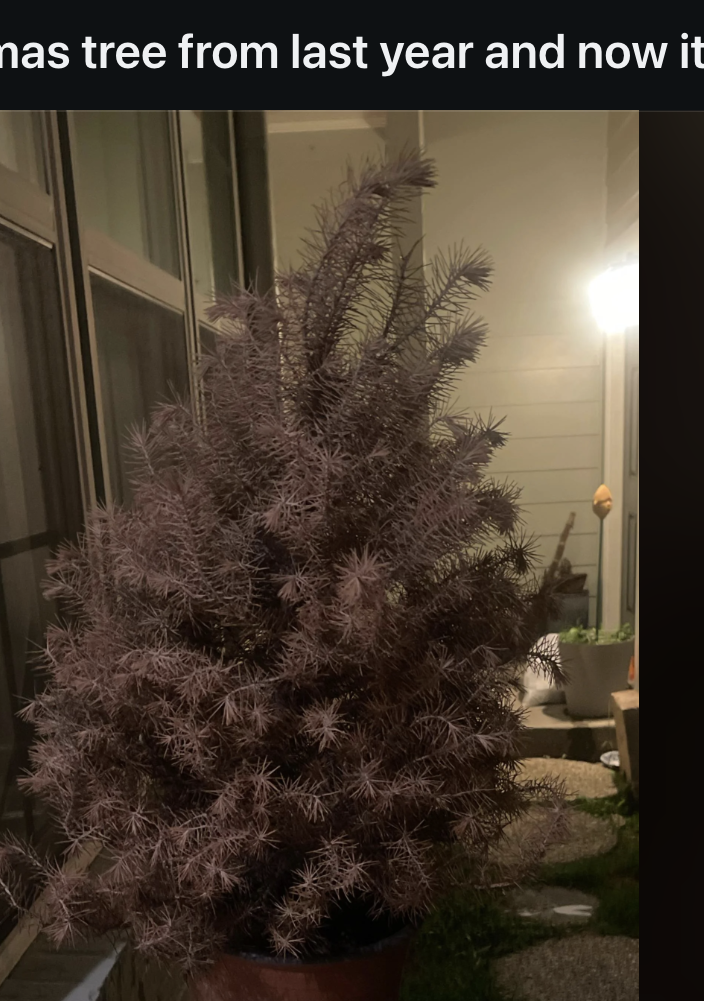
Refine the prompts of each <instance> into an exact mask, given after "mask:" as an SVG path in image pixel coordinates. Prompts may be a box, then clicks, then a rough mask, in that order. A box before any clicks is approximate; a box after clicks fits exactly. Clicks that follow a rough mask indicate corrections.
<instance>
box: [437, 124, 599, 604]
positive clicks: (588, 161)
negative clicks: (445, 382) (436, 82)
mask: <svg viewBox="0 0 704 1001" xmlns="http://www.w3.org/2000/svg"><path fill="white" fill-rule="evenodd" d="M423 118H424V133H425V146H426V150H427V152H428V154H429V155H430V156H432V157H433V158H434V159H435V160H436V162H437V167H438V174H439V185H438V187H437V188H436V189H435V190H434V191H432V192H430V193H429V194H427V195H426V196H425V199H424V211H423V215H424V228H425V251H426V258H427V257H429V256H430V255H432V254H433V252H435V251H438V250H445V249H446V248H448V247H451V246H452V245H453V244H457V243H459V242H460V241H465V242H466V243H467V244H468V245H469V246H471V247H475V246H479V245H481V246H483V247H485V248H486V249H487V250H488V251H489V253H490V254H491V255H492V257H493V258H494V262H495V267H496V271H495V277H494V281H493V285H492V288H491V290H490V292H489V293H488V294H487V295H486V296H483V297H482V299H481V300H480V301H479V302H478V303H477V309H478V311H479V312H480V313H481V314H482V315H483V316H484V317H485V319H486V320H487V321H488V324H489V330H490V337H489V340H488V343H487V345H486V347H485V349H484V351H483V352H482V355H481V357H480V359H479V361H478V362H477V363H476V364H475V365H472V366H471V367H469V368H468V369H467V370H466V372H465V374H464V375H463V376H462V378H461V380H460V383H459V387H458V393H457V402H458V404H459V405H460V406H461V407H462V408H469V409H472V410H476V411H477V412H479V413H480V414H482V415H484V416H488V414H489V413H490V412H492V413H493V414H494V415H501V416H504V415H505V418H506V420H505V425H504V427H505V430H507V431H508V432H509V433H510V436H511V437H510V440H509V443H508V445H507V446H506V447H505V448H504V449H503V450H502V451H501V452H500V453H499V454H498V455H497V457H496V459H495V461H494V463H493V472H494V473H495V474H496V475H497V476H500V477H507V478H509V479H510V480H512V481H514V482H516V483H518V484H519V485H520V486H521V487H522V490H523V493H522V506H523V511H524V517H525V521H526V527H527V529H528V531H529V532H533V533H536V534H538V535H539V536H540V540H539V542H538V550H539V553H540V555H541V557H542V559H543V560H544V561H545V562H546V563H547V562H549V561H550V559H551V558H552V555H553V553H554V550H555V547H556V545H557V542H558V537H559V534H560V532H561V531H562V528H563V526H564V524H565V522H566V520H567V517H568V515H569V513H570V511H575V512H576V514H577V518H576V522H575V527H574V529H573V532H572V534H571V535H570V539H569V541H568V544H567V549H566V551H565V556H566V557H567V558H568V559H569V560H570V561H571V562H572V564H573V569H574V570H575V571H577V572H586V573H587V574H588V579H587V586H588V587H589V590H590V593H591V617H592V618H593V615H594V611H595V604H594V603H595V595H596V569H597V558H598V534H597V530H598V522H597V519H596V518H595V517H594V515H593V513H592V511H591V498H592V495H593V493H594V491H595V490H596V488H597V487H598V486H599V484H600V482H601V476H602V470H601V463H602V430H603V429H602V377H603V371H602V355H603V341H602V336H601V334H600V332H599V330H598V329H597V327H596V324H595V322H594V320H593V318H592V315H591V311H590V306H589V301H588V295H587V289H588V285H589V282H590V281H591V279H592V278H593V277H594V275H595V274H597V273H598V271H599V269H600V266H601V255H602V251H603V247H604V238H605V202H606V188H605V157H606V129H607V115H606V113H602V112H595V113H591V112H590V113H574V112H567V113H563V112H518V113H513V112H496V113H494V112H436V111H431V112H424V113H423Z"/></svg>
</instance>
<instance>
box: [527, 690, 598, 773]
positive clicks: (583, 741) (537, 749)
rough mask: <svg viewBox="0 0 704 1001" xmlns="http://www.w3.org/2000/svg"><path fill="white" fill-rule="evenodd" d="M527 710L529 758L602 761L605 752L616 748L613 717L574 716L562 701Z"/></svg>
mask: <svg viewBox="0 0 704 1001" xmlns="http://www.w3.org/2000/svg"><path fill="white" fill-rule="evenodd" d="M525 712H526V716H525V724H526V727H527V729H526V731H525V733H524V735H523V738H522V744H521V750H522V754H523V756H524V757H526V758H542V757H549V758H571V759H572V760H573V761H598V760H599V758H600V756H601V755H602V754H603V753H604V751H613V750H615V748H616V726H615V724H614V721H613V719H612V718H608V717H605V718H603V719H572V717H571V716H568V715H567V709H566V708H565V706H564V705H560V704H556V705H547V706H531V707H530V709H526V711H525Z"/></svg>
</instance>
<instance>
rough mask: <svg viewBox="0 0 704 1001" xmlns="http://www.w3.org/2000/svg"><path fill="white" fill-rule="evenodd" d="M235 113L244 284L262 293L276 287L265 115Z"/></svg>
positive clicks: (244, 112) (259, 113)
mask: <svg viewBox="0 0 704 1001" xmlns="http://www.w3.org/2000/svg"><path fill="white" fill-rule="evenodd" d="M232 114H233V124H234V129H235V154H236V158H237V188H238V193H239V208H240V226H241V230H242V255H243V258H244V260H243V272H244V284H245V285H246V286H247V287H250V286H251V287H253V288H255V289H256V290H257V291H258V292H259V293H262V294H263V293H265V292H268V291H269V290H270V289H272V288H273V287H274V250H273V241H272V228H271V209H270V203H269V169H268V161H267V142H266V117H265V113H264V112H263V111H233V113H232Z"/></svg>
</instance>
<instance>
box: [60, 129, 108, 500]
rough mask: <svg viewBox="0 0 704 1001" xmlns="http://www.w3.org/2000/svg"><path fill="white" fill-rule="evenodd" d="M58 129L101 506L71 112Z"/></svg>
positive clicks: (100, 468) (101, 481)
mask: <svg viewBox="0 0 704 1001" xmlns="http://www.w3.org/2000/svg"><path fill="white" fill-rule="evenodd" d="M56 120H57V129H58V134H59V154H60V159H61V171H62V174H63V180H64V196H65V198H66V217H67V224H68V240H69V246H70V248H71V270H72V276H73V282H74V287H75V290H76V312H77V314H78V333H79V339H80V345H81V359H82V365H83V381H84V384H85V393H86V411H87V416H88V435H89V441H90V452H91V458H92V460H93V478H94V481H95V494H96V498H97V500H98V503H104V502H105V477H104V476H103V464H102V456H101V451H100V435H99V433H98V408H97V403H96V396H95V382H94V379H93V366H92V360H91V349H90V335H89V321H88V306H87V300H86V279H85V274H84V270H83V259H82V255H81V241H80V232H79V226H78V202H77V198H76V184H75V180H74V171H73V164H72V159H71V142H70V133H69V123H68V112H66V111H57V113H56Z"/></svg>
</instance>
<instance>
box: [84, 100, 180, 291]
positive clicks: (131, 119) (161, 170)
mask: <svg viewBox="0 0 704 1001" xmlns="http://www.w3.org/2000/svg"><path fill="white" fill-rule="evenodd" d="M74 119H75V124H76V137H77V141H78V180H79V190H80V208H81V212H82V215H83V222H84V224H85V225H86V226H87V227H89V228H90V229H97V230H99V231H100V232H101V233H105V234H106V235H107V236H109V237H111V238H112V239H113V240H115V241H116V242H117V243H120V244H122V246H124V247H127V248H128V249H129V250H132V251H134V253H135V254H138V255H139V256H140V257H143V258H144V259H145V260H148V261H151V262H152V264H155V265H156V266H157V267H159V268H162V269H163V270H164V271H168V272H169V274H172V275H175V276H176V277H177V278H178V277H180V273H181V272H180V265H179V255H178V236H177V228H176V208H175V196H174V182H173V175H172V170H171V146H170V140H169V120H168V115H167V113H166V112H165V111H77V112H75V114H74Z"/></svg>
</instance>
